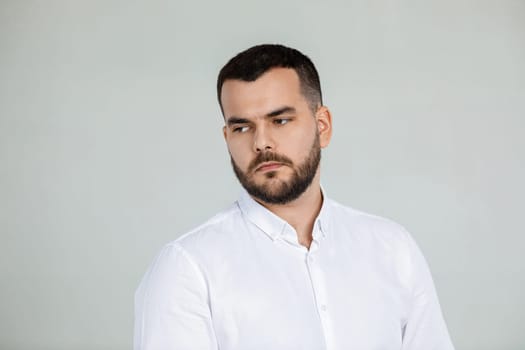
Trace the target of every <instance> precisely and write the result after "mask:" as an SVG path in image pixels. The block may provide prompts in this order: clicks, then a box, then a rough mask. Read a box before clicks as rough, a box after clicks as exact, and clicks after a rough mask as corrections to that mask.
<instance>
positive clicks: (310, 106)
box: [217, 45, 331, 204]
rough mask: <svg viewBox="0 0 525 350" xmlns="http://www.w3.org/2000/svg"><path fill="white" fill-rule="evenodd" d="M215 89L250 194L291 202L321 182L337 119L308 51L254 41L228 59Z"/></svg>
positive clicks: (237, 167)
mask: <svg viewBox="0 0 525 350" xmlns="http://www.w3.org/2000/svg"><path fill="white" fill-rule="evenodd" d="M258 53H260V55H259V54H258ZM297 62H300V63H297ZM292 65H293V66H292ZM306 66H307V67H306ZM297 67H299V68H297ZM300 72H303V73H300ZM305 72H308V73H307V74H306V73H305ZM301 74H306V75H307V76H308V77H307V78H303V79H301ZM312 82H314V83H313V86H315V87H312V85H311V83H312ZM217 88H218V90H217V92H218V94H219V102H220V104H221V108H222V112H223V115H224V120H225V124H226V125H225V126H224V137H225V139H226V143H227V145H228V150H229V152H230V155H231V161H232V165H233V169H234V172H235V174H236V175H237V177H238V179H239V181H240V182H241V184H242V185H243V187H244V188H245V189H246V190H247V191H248V193H250V194H251V195H252V196H253V197H255V198H256V199H258V200H260V201H262V202H265V203H267V204H286V203H289V202H292V201H293V200H295V199H297V198H298V197H299V196H301V194H303V193H304V192H305V191H306V190H307V189H308V188H309V187H310V186H311V184H312V182H313V181H316V184H318V182H319V161H320V155H321V152H320V149H321V148H322V147H325V146H327V145H328V143H329V141H330V136H331V116H330V112H329V111H328V109H327V108H326V107H323V106H322V105H321V90H320V86H319V77H318V75H317V72H316V70H315V67H314V66H313V64H312V63H311V61H310V60H309V59H308V58H306V56H304V55H303V54H301V53H300V52H298V51H297V50H293V49H289V48H285V47H283V46H278V45H261V46H256V47H254V48H251V49H248V50H246V51H244V52H241V53H240V54H238V55H237V56H235V57H234V58H233V59H231V60H230V61H229V62H228V63H227V64H226V66H225V67H224V68H223V69H222V70H221V73H220V74H219V79H218V83H217Z"/></svg>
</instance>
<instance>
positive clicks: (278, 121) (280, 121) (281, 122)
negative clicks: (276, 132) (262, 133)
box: [273, 118, 290, 125]
mask: <svg viewBox="0 0 525 350" xmlns="http://www.w3.org/2000/svg"><path fill="white" fill-rule="evenodd" d="M289 121H290V119H287V118H278V119H274V120H273V122H274V124H277V125H284V124H287V123H288V122H289Z"/></svg>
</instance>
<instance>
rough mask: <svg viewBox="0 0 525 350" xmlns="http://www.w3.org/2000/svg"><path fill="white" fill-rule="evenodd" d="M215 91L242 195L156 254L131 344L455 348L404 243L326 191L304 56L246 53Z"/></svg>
mask: <svg viewBox="0 0 525 350" xmlns="http://www.w3.org/2000/svg"><path fill="white" fill-rule="evenodd" d="M217 94H218V98H219V104H220V106H221V110H222V113H223V116H224V122H225V126H224V129H223V132H224V138H225V140H226V144H227V146H228V150H229V152H230V156H231V163H232V165H233V169H234V172H235V174H236V175H237V177H238V179H239V181H240V183H241V184H242V186H243V187H244V189H245V190H246V191H245V192H243V193H242V195H241V197H240V199H239V200H238V201H237V202H236V203H235V204H234V205H233V206H232V207H231V208H229V209H228V210H226V211H224V212H221V213H219V214H218V215H216V216H215V217H213V218H212V219H211V220H209V221H207V222H206V223H204V224H203V225H201V226H200V227H198V228H196V229H194V230H193V231H191V232H189V233H187V234H186V235H184V236H182V237H180V238H179V239H177V240H176V241H174V242H172V243H170V244H168V245H167V246H166V247H165V248H164V249H163V250H162V252H161V253H160V254H159V256H158V257H157V258H156V260H155V261H154V263H153V264H152V266H151V267H150V270H149V271H148V272H147V274H146V275H145V276H144V279H143V281H142V283H141V285H140V287H139V289H138V290H137V294H136V300H135V303H136V304H135V307H136V319H135V349H141V350H153V349H154V350H164V349H181V350H186V349H220V350H234V349H235V350H237V349H239V350H255V349H260V350H270V349H271V350H292V349H301V350H321V349H329V350H332V349H333V350H336V349H337V350H339V349H340V350H343V349H356V350H379V349H380V350H390V349H397V350H399V349H404V350H409V349H410V350H432V349H434V350H449V349H453V346H452V343H451V341H450V338H449V335H448V332H447V328H446V326H445V323H444V321H443V317H442V314H441V310H440V306H439V303H438V299H437V296H436V292H435V289H434V286H433V282H432V278H431V276H430V272H429V270H428V268H427V264H426V262H425V260H424V258H423V256H422V255H421V253H420V251H419V249H418V248H417V246H416V244H415V243H414V241H413V240H412V238H411V237H410V235H409V234H408V233H407V232H406V231H405V230H404V229H403V228H402V227H400V226H399V225H397V224H395V223H393V222H391V221H388V220H386V219H382V218H379V217H376V216H372V215H368V214H364V213H361V212H358V211H356V210H353V209H350V208H347V207H344V206H342V205H340V204H338V203H336V202H334V201H332V200H330V199H328V198H327V197H326V196H325V193H324V192H323V191H322V189H321V186H320V168H319V162H320V155H321V148H324V147H326V146H328V144H329V142H330V138H331V135H332V118H331V115H330V111H329V110H328V108H326V107H325V106H323V104H322V97H321V87H320V83H319V77H318V74H317V71H316V69H315V67H314V65H313V64H312V62H311V61H310V59H308V58H307V57H306V56H304V55H303V54H302V53H300V52H299V51H297V50H294V49H291V48H287V47H284V46H280V45H260V46H255V47H252V48H250V49H248V50H246V51H244V52H241V53H239V54H238V55H237V56H235V57H234V58H232V59H231V60H230V61H229V62H228V63H227V64H226V65H225V66H224V67H223V69H222V70H221V72H220V73H219V77H218V82H217Z"/></svg>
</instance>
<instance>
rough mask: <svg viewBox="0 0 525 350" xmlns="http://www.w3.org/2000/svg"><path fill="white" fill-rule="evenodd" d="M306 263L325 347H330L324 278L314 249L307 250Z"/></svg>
mask: <svg viewBox="0 0 525 350" xmlns="http://www.w3.org/2000/svg"><path fill="white" fill-rule="evenodd" d="M306 265H307V267H308V272H309V274H310V281H311V283H312V289H313V292H314V297H315V304H316V308H317V312H318V315H319V318H320V321H321V327H322V329H323V332H324V336H325V341H326V344H327V348H328V349H330V346H329V342H330V339H329V338H330V335H329V334H330V333H329V329H330V326H329V319H328V306H327V302H326V288H325V285H326V284H325V280H324V277H323V272H322V269H321V268H320V265H319V256H318V255H317V254H315V252H314V251H309V252H308V254H307V258H306Z"/></svg>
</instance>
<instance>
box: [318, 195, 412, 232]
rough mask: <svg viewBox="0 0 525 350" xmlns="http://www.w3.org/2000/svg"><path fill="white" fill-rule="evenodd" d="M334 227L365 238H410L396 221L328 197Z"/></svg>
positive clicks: (336, 229)
mask: <svg viewBox="0 0 525 350" xmlns="http://www.w3.org/2000/svg"><path fill="white" fill-rule="evenodd" d="M328 201H329V203H328V204H329V206H330V211H331V221H332V222H333V225H334V227H333V229H334V230H335V231H337V232H341V231H342V232H343V233H345V234H349V235H352V236H354V237H358V238H363V239H365V238H366V239H380V240H386V241H399V240H403V241H404V240H406V239H410V237H409V236H410V234H409V233H408V231H407V230H406V229H405V227H404V226H402V225H400V224H399V223H397V222H396V221H394V220H392V219H389V218H386V217H383V216H379V215H375V214H371V213H368V212H365V211H361V210H358V209H354V208H352V207H349V206H347V205H343V204H341V203H339V202H337V201H335V200H332V199H328Z"/></svg>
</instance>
